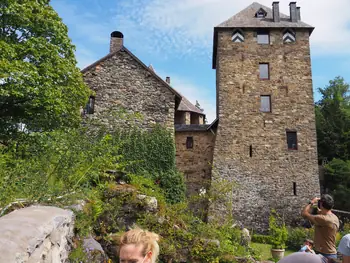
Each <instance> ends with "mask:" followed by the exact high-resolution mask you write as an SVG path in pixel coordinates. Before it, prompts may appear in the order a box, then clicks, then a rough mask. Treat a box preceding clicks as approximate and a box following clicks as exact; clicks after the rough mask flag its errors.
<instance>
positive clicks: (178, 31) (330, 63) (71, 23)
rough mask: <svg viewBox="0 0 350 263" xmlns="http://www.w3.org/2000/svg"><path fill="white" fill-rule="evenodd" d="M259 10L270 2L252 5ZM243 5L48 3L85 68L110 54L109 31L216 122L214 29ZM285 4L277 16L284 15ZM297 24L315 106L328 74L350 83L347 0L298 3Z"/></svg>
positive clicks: (214, 1) (241, 1)
mask: <svg viewBox="0 0 350 263" xmlns="http://www.w3.org/2000/svg"><path fill="white" fill-rule="evenodd" d="M258 2H260V3H261V4H264V5H266V6H271V5H272V0H260V1H258ZM250 3H251V2H250V1H247V0H51V4H52V6H53V7H54V8H55V10H56V11H57V12H58V14H59V16H60V17H61V18H62V19H63V21H64V23H65V24H66V25H67V26H68V29H69V36H70V38H71V39H72V41H73V44H74V45H75V46H76V56H77V60H78V66H79V67H80V68H84V67H85V66H87V65H89V64H91V63H93V62H94V61H96V60H98V59H99V58H101V57H103V56H105V55H106V54H108V52H109V38H110V33H111V32H112V31H115V30H118V31H121V32H123V34H124V45H125V46H126V47H127V48H128V49H129V50H131V52H133V53H134V54H135V55H136V56H137V57H139V58H140V59H141V60H142V61H143V62H144V63H145V64H146V65H149V64H152V66H153V67H154V69H155V71H156V72H157V74H159V75H160V76H161V77H163V78H165V77H166V76H170V77H171V84H172V86H173V87H174V88H175V89H177V90H178V91H179V92H181V93H182V94H183V95H184V96H186V97H187V98H188V99H189V100H190V101H191V102H192V103H195V101H196V100H198V101H199V103H200V104H201V106H202V107H203V108H204V110H205V113H206V114H207V118H208V120H209V121H212V120H213V119H214V118H215V71H214V70H213V69H212V68H211V56H212V37H213V27H214V26H216V25H218V24H220V23H221V22H223V21H225V20H226V19H228V18H229V17H231V16H232V15H234V14H236V13H237V12H239V11H240V10H242V9H243V8H245V7H246V6H248V5H249V4H250ZM288 4H289V1H288V0H287V1H285V0H280V11H281V12H283V13H285V14H288V13H289V6H288ZM298 5H299V6H301V15H302V20H303V21H304V22H307V23H309V24H311V25H313V26H315V27H316V29H315V31H314V33H313V34H312V36H311V54H312V73H313V81H314V91H315V100H318V99H319V98H320V97H319V94H318V93H317V92H316V90H317V88H318V87H324V86H325V85H327V83H328V81H329V80H330V79H333V78H334V77H335V76H338V75H340V76H343V77H344V78H345V80H346V81H350V71H349V69H350V16H349V15H348V10H350V1H349V0H332V1H326V0H301V1H299V2H298Z"/></svg>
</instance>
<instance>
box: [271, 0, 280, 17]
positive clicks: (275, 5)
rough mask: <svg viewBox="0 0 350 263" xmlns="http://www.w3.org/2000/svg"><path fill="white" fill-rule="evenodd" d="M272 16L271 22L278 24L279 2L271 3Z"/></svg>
mask: <svg viewBox="0 0 350 263" xmlns="http://www.w3.org/2000/svg"><path fill="white" fill-rule="evenodd" d="M272 15H273V22H280V21H281V19H280V3H279V2H273V3H272Z"/></svg>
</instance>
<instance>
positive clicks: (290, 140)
mask: <svg viewBox="0 0 350 263" xmlns="http://www.w3.org/2000/svg"><path fill="white" fill-rule="evenodd" d="M287 144H288V150H298V141H297V132H296V131H287Z"/></svg>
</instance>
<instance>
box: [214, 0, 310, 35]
mask: <svg viewBox="0 0 350 263" xmlns="http://www.w3.org/2000/svg"><path fill="white" fill-rule="evenodd" d="M260 9H262V10H264V11H265V12H266V16H265V17H264V18H257V17H256V13H257V12H258V11H259V10H260ZM280 18H281V21H280V22H274V21H273V17H272V9H271V8H269V7H267V6H264V5H262V4H259V3H257V2H254V3H252V4H251V5H250V6H248V7H247V8H245V9H243V10H242V11H240V12H239V13H237V14H235V15H234V16H233V17H231V18H229V19H227V20H226V21H225V22H222V23H221V24H220V25H218V26H216V28H237V27H238V28H271V27H272V28H288V27H291V28H307V29H310V30H311V31H312V30H313V29H314V28H313V27H312V26H310V25H308V24H306V23H304V22H302V21H297V22H291V20H290V16H287V15H285V14H283V13H280Z"/></svg>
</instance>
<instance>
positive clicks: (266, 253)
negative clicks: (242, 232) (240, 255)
mask: <svg viewBox="0 0 350 263" xmlns="http://www.w3.org/2000/svg"><path fill="white" fill-rule="evenodd" d="M251 247H252V248H254V249H256V250H257V251H259V253H260V254H261V260H269V259H271V247H272V246H271V245H269V244H261V243H251ZM294 252H296V251H292V250H288V249H286V252H284V256H288V255H289V254H291V253H294Z"/></svg>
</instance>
